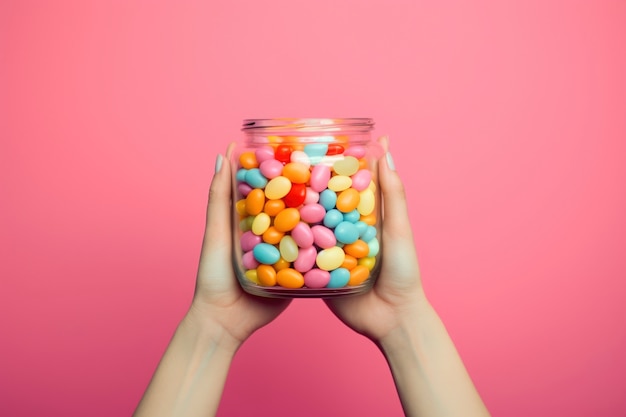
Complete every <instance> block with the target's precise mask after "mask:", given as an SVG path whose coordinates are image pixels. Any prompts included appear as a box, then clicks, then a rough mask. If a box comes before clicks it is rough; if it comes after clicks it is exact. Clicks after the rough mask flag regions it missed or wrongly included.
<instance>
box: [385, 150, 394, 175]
mask: <svg viewBox="0 0 626 417" xmlns="http://www.w3.org/2000/svg"><path fill="white" fill-rule="evenodd" d="M385 158H387V166H389V169H391V170H392V171H395V170H396V164H394V163H393V158H392V157H391V153H390V152H387V153H386V154H385Z"/></svg>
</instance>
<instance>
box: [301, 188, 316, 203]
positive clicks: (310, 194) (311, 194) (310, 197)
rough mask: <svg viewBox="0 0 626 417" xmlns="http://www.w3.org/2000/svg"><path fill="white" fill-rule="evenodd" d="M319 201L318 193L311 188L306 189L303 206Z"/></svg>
mask: <svg viewBox="0 0 626 417" xmlns="http://www.w3.org/2000/svg"><path fill="white" fill-rule="evenodd" d="M318 201H320V193H318V192H317V191H314V190H313V189H312V188H311V187H306V196H305V197H304V202H303V204H313V203H317V202H318Z"/></svg>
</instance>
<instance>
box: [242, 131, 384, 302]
mask: <svg viewBox="0 0 626 417" xmlns="http://www.w3.org/2000/svg"><path fill="white" fill-rule="evenodd" d="M372 127H373V121H372V120H371V119H254V120H246V121H244V127H243V129H242V130H243V131H244V134H245V136H246V142H245V144H242V145H239V146H237V148H236V149H235V152H233V157H232V164H233V166H234V167H235V168H234V172H233V174H234V186H233V202H234V205H233V206H234V211H235V212H234V213H233V218H234V222H233V229H234V242H233V254H234V265H235V270H236V272H237V276H238V279H239V282H240V284H241V286H242V287H243V289H244V290H245V291H247V292H249V293H251V294H255V295H261V296H267V297H336V296H341V295H351V294H358V293H362V292H364V291H367V290H368V289H370V288H371V286H372V285H373V283H374V281H375V279H376V276H377V275H378V270H379V268H380V243H381V242H380V233H381V216H380V214H381V213H380V193H379V190H378V186H377V160H378V157H379V156H380V154H381V149H380V147H379V146H378V144H376V143H374V142H372V141H371V130H372Z"/></svg>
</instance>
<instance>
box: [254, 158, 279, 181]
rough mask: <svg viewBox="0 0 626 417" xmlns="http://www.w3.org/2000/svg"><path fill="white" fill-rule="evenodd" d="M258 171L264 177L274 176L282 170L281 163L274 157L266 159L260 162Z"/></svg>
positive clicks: (270, 177)
mask: <svg viewBox="0 0 626 417" xmlns="http://www.w3.org/2000/svg"><path fill="white" fill-rule="evenodd" d="M259 171H260V172H261V174H263V176H264V177H265V178H268V179H272V178H276V177H278V176H279V175H280V174H281V173H282V172H283V164H282V163H281V162H280V161H277V160H275V159H268V160H265V161H263V162H261V165H259Z"/></svg>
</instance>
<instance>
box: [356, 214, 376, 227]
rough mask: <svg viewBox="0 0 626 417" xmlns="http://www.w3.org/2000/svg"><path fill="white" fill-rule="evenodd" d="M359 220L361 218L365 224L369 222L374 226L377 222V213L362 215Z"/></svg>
mask: <svg viewBox="0 0 626 417" xmlns="http://www.w3.org/2000/svg"><path fill="white" fill-rule="evenodd" d="M359 220H361V221H362V222H363V223H365V224H368V225H370V226H374V225H375V224H376V214H375V213H370V214H368V215H367V216H361V218H360V219H359Z"/></svg>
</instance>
